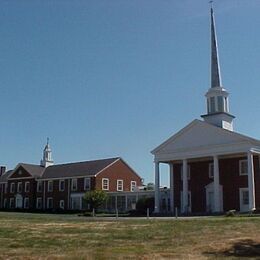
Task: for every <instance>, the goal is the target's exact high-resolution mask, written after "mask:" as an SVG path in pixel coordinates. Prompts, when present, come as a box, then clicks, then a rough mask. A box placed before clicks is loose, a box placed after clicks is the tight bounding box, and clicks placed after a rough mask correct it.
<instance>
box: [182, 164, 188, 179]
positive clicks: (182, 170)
mask: <svg viewBox="0 0 260 260" xmlns="http://www.w3.org/2000/svg"><path fill="white" fill-rule="evenodd" d="M182 179H183V166H182V165H181V180H182ZM187 179H188V180H190V165H188V172H187Z"/></svg>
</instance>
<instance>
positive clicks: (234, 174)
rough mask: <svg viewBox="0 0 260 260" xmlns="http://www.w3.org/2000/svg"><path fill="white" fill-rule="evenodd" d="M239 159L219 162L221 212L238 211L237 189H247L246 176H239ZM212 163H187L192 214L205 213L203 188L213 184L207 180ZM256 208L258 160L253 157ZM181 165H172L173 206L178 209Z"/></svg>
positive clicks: (259, 191)
mask: <svg viewBox="0 0 260 260" xmlns="http://www.w3.org/2000/svg"><path fill="white" fill-rule="evenodd" d="M242 159H246V157H241V158H229V159H220V160H219V172H220V173H219V179H220V184H221V185H222V186H223V210H224V211H227V210H230V209H236V210H240V205H239V188H244V187H247V186H248V185H247V179H248V177H247V175H246V176H240V175H239V160H242ZM210 162H213V161H203V162H193V163H189V165H190V169H191V170H190V171H191V179H190V180H189V181H188V187H189V188H188V189H189V190H190V191H191V200H192V202H191V204H192V212H194V213H201V212H205V211H206V189H205V186H206V185H208V184H209V183H211V182H213V179H210V178H209V172H208V171H209V168H208V167H209V163H210ZM254 171H255V192H256V207H257V208H260V169H259V158H258V156H255V157H254ZM180 172H181V164H175V165H174V185H175V189H174V205H175V207H178V208H179V209H180V206H181V205H180V192H181V191H182V180H181V174H180Z"/></svg>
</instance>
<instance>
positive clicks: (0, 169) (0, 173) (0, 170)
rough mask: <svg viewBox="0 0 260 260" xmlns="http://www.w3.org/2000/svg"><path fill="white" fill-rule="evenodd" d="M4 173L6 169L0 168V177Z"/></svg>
mask: <svg viewBox="0 0 260 260" xmlns="http://www.w3.org/2000/svg"><path fill="white" fill-rule="evenodd" d="M5 171H6V167H5V166H0V176H2V175H3V174H4V173H5Z"/></svg>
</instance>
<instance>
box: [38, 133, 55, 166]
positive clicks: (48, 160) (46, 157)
mask: <svg viewBox="0 0 260 260" xmlns="http://www.w3.org/2000/svg"><path fill="white" fill-rule="evenodd" d="M51 165H53V160H52V156H51V147H50V145H49V138H47V144H46V145H45V147H44V150H43V158H42V160H41V166H43V167H45V168H46V167H48V166H51Z"/></svg>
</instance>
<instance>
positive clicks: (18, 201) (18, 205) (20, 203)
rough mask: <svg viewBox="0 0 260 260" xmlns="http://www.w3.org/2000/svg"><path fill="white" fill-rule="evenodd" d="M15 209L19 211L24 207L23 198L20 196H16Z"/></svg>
mask: <svg viewBox="0 0 260 260" xmlns="http://www.w3.org/2000/svg"><path fill="white" fill-rule="evenodd" d="M15 207H16V208H19V209H21V208H22V207H23V197H22V196H21V195H20V194H18V195H16V200H15Z"/></svg>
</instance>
